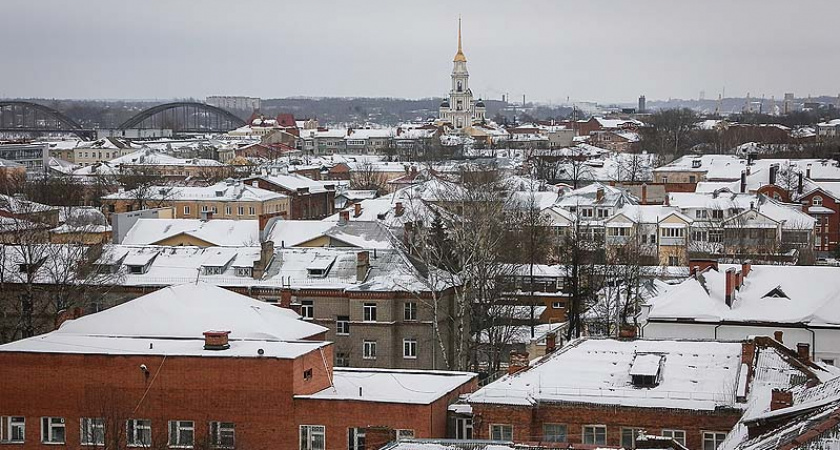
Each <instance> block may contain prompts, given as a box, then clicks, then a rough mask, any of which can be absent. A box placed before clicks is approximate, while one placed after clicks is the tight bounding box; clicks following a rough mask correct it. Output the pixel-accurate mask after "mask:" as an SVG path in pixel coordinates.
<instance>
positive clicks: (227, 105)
mask: <svg viewBox="0 0 840 450" xmlns="http://www.w3.org/2000/svg"><path fill="white" fill-rule="evenodd" d="M205 102H206V103H207V104H208V105H211V106H215V107H217V108H222V109H239V110H243V111H256V110H258V109H260V99H259V98H256V97H237V96H220V95H217V96H212V97H207V99H206V100H205Z"/></svg>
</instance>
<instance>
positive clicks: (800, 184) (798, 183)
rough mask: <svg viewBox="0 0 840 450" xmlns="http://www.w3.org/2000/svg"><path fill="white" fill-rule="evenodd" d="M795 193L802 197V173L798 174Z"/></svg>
mask: <svg viewBox="0 0 840 450" xmlns="http://www.w3.org/2000/svg"><path fill="white" fill-rule="evenodd" d="M796 193H797V194H799V195H802V172H799V180H798V181H797V183H796Z"/></svg>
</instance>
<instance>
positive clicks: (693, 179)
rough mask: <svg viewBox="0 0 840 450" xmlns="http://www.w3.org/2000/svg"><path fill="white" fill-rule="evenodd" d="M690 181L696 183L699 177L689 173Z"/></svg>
mask: <svg viewBox="0 0 840 450" xmlns="http://www.w3.org/2000/svg"><path fill="white" fill-rule="evenodd" d="M688 182H689V183H696V182H697V177H696V176H694V175H689V176H688Z"/></svg>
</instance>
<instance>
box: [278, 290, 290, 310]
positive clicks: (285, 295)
mask: <svg viewBox="0 0 840 450" xmlns="http://www.w3.org/2000/svg"><path fill="white" fill-rule="evenodd" d="M280 306H281V307H283V308H290V307H291V306H292V291H289V290H283V291H280Z"/></svg>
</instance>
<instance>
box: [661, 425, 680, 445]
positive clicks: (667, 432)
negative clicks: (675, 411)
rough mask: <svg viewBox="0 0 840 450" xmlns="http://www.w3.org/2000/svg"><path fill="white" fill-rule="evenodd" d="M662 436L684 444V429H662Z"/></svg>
mask: <svg viewBox="0 0 840 450" xmlns="http://www.w3.org/2000/svg"><path fill="white" fill-rule="evenodd" d="M662 437H666V438H670V439H672V440H673V441H674V442H676V443H678V444H680V445H682V446H685V430H671V429H664V430H662Z"/></svg>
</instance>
